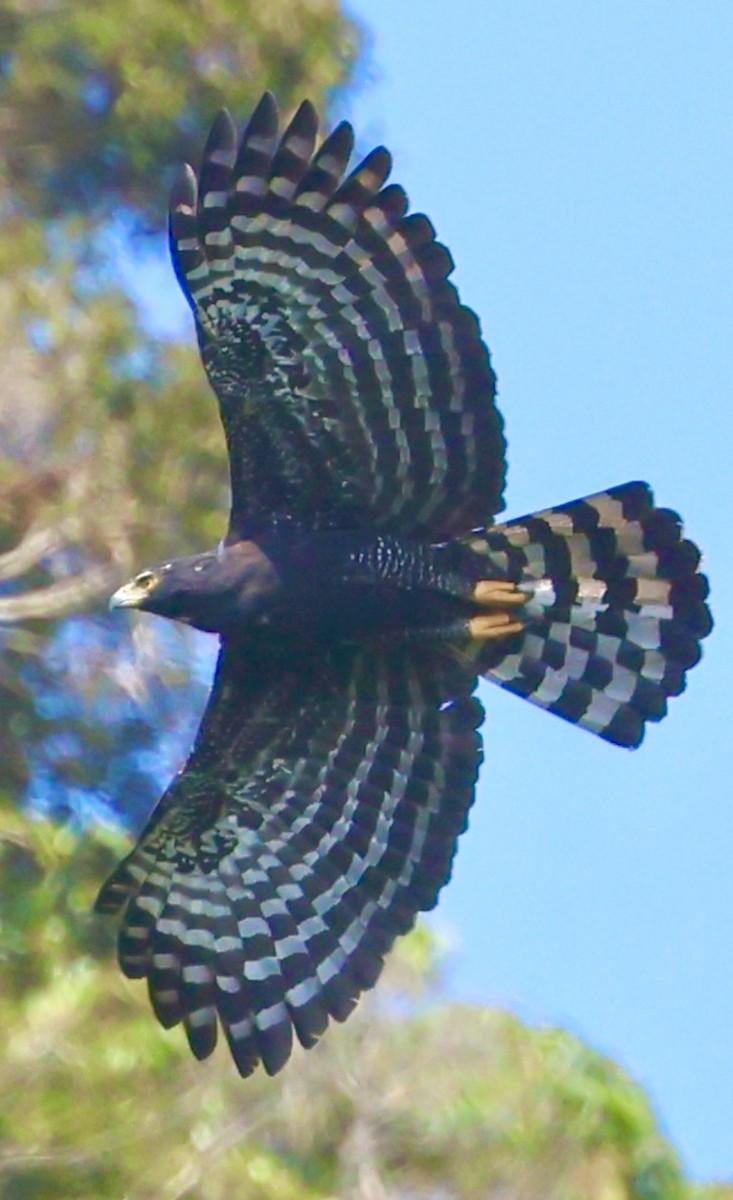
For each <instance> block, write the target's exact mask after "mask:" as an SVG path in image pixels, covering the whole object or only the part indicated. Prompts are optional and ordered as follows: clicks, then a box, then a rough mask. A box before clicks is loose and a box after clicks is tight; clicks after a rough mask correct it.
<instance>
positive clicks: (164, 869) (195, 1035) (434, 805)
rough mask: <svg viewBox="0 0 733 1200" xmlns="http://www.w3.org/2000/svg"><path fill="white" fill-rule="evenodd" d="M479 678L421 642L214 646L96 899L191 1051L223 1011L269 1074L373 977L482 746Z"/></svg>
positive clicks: (421, 902) (440, 878) (423, 880)
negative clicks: (133, 837) (194, 703)
mask: <svg viewBox="0 0 733 1200" xmlns="http://www.w3.org/2000/svg"><path fill="white" fill-rule="evenodd" d="M473 684H474V679H473V677H472V676H471V675H469V674H467V673H466V671H465V669H464V668H462V667H461V666H459V665H458V663H457V662H456V661H455V660H453V659H452V658H451V657H450V656H449V655H448V654H446V653H444V652H438V651H435V650H430V649H427V650H426V648H425V646H420V648H419V652H416V651H415V649H414V648H411V647H408V646H404V645H403V646H396V647H389V648H384V649H379V650H375V648H374V647H371V648H370V649H369V651H368V652H367V651H363V650H359V649H356V648H352V649H349V650H345V649H340V650H338V651H334V652H331V653H330V654H329V655H328V656H326V657H325V658H324V656H323V655H320V656H319V658H318V659H315V658H308V657H304V658H303V659H302V660H301V661H299V662H293V661H280V662H278V664H277V667H276V668H274V667H273V663H272V661H270V660H267V659H261V658H260V659H259V660H258V658H257V655H256V653H255V652H254V651H253V648H252V647H251V646H248V647H247V648H246V650H245V648H244V647H241V646H240V647H238V646H234V645H232V644H229V645H226V644H225V645H224V647H223V649H222V651H221V655H220V659H219V665H218V669H217V676H216V680H215V684H214V689H213V692H212V696H211V699H210V702H209V707H208V709H207V711H206V714H205V716H204V720H203V722H202V726H201V729H200V731H199V735H198V738H197V742H196V745H195V747H194V750H193V752H192V755H191V758H190V759H189V761H188V763H187V765H186V767H185V769H184V770H183V772H182V773H181V774H180V775H179V776H178V777H177V779H176V780H175V781H174V782H173V784H172V785H171V787H170V788H169V789H168V791H167V792H166V794H165V795H164V797H163V799H162V800H161V802H160V804H159V806H158V808H157V809H156V810H155V812H154V814H153V816H152V818H151V820H150V822H149V824H148V827H147V829H146V830H145V832H144V833H143V835H142V837H141V839H140V842H139V844H138V846H137V847H136V849H135V850H134V851H133V852H132V854H131V855H130V856H129V857H128V858H127V859H126V860H125V862H123V863H122V864H121V865H120V867H119V868H118V869H117V870H116V871H115V873H114V875H113V876H112V877H111V878H110V880H109V881H108V882H107V883H106V884H105V886H104V888H103V889H102V891H101V893H100V896H99V899H98V901H97V907H98V909H100V910H102V911H115V910H116V909H118V908H119V907H120V906H121V905H122V904H124V903H126V905H127V907H126V912H125V916H124V919H123V923H122V929H121V932H120V940H119V956H120V962H121V965H122V969H123V971H124V972H125V973H126V974H127V975H128V976H130V977H144V976H147V979H148V986H149V991H150V997H151V1000H152V1003H153V1007H154V1009H155V1012H156V1015H157V1016H158V1018H159V1020H160V1021H161V1023H162V1024H163V1025H165V1026H166V1027H167V1026H170V1025H175V1024H177V1023H179V1022H183V1024H184V1026H185V1030H186V1033H187V1036H188V1040H189V1042H190V1045H191V1048H192V1050H193V1052H194V1054H195V1055H196V1056H197V1057H199V1058H203V1057H206V1056H207V1055H208V1054H210V1053H211V1051H212V1050H213V1048H214V1045H215V1042H216V1037H217V1025H218V1024H219V1025H220V1026H221V1027H222V1028H223V1030H224V1033H225V1035H226V1038H227V1040H228V1043H229V1046H230V1048H231V1051H232V1054H233V1057H234V1059H235V1062H236V1065H237V1067H238V1069H239V1071H240V1072H241V1073H242V1074H243V1075H247V1074H249V1073H250V1072H251V1071H252V1070H253V1069H254V1068H255V1066H256V1065H257V1063H258V1062H259V1061H262V1063H263V1064H264V1066H265V1069H266V1070H267V1071H268V1072H269V1073H270V1074H273V1073H274V1072H275V1071H278V1070H279V1069H280V1068H281V1067H282V1066H283V1065H284V1063H285V1062H286V1060H287V1058H288V1056H289V1054H290V1049H291V1043H292V1034H293V1030H294V1031H295V1033H296V1034H297V1036H298V1038H299V1040H300V1041H301V1043H302V1044H303V1045H304V1046H310V1045H312V1044H313V1043H314V1042H315V1041H316V1040H317V1039H318V1037H319V1036H320V1034H321V1033H322V1032H323V1030H324V1028H325V1027H326V1024H327V1022H328V1019H329V1017H334V1018H336V1019H337V1020H344V1019H345V1018H346V1017H347V1016H348V1014H349V1012H350V1011H351V1009H352V1008H353V1006H354V1004H355V1002H356V999H357V997H358V995H359V994H360V992H362V991H363V990H364V989H366V988H369V987H371V986H372V985H373V984H374V983H375V981H376V979H377V977H378V975H379V972H380V970H381V967H382V961H383V958H384V955H385V954H386V952H387V951H388V950H389V948H390V946H391V945H392V942H393V941H394V939H395V937H396V936H397V935H398V934H400V933H404V932H406V931H407V930H408V929H409V928H410V926H411V925H412V923H413V921H414V918H415V915H416V913H417V912H418V911H419V910H422V909H428V908H431V907H432V906H433V905H434V904H435V902H436V899H437V895H438V892H439V890H440V888H441V887H442V886H443V884H444V883H445V882H446V881H447V879H448V877H449V874H450V869H451V861H452V858H453V855H454V852H455V846H456V839H457V837H458V835H459V834H460V833H461V832H462V830H463V829H464V827H465V824H466V818H467V812H468V808H469V806H470V804H471V801H472V799H473V792H474V783H475V779H476V774H477V771H478V766H479V762H480V758H481V742H480V738H479V735H478V733H477V727H478V725H479V723H480V720H481V718H482V715H483V714H482V710H481V706H480V705H479V704H478V702H477V701H476V700H475V699H473V698H472V697H471V688H472V686H473Z"/></svg>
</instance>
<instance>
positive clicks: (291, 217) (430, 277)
mask: <svg viewBox="0 0 733 1200" xmlns="http://www.w3.org/2000/svg"><path fill="white" fill-rule="evenodd" d="M316 125H317V118H316V114H315V110H314V109H313V107H312V105H311V104H309V103H308V102H306V103H304V104H303V105H301V107H300V108H299V109H298V111H297V113H296V114H295V116H294V118H293V120H292V121H291V123H290V125H289V126H288V127H287V129H285V131H284V133H282V135H281V133H280V126H279V119H278V112H277V107H276V105H275V101H274V99H273V97H272V96H271V95H269V93H268V94H266V95H265V96H264V97H263V99H262V101H261V102H260V104H259V106H258V107H257V109H256V110H255V112H254V114H253V115H252V118H251V120H250V122H249V124H248V126H247V128H246V130H245V133H244V135H243V137H242V140H241V143H240V145H239V147H237V139H236V132H235V129H234V126H233V124H232V121H231V119H230V117H229V116H228V114H226V113H222V114H220V116H219V118H218V119H217V121H216V122H215V124H214V126H213V128H212V131H211V134H210V136H209V141H208V143H207V146H206V149H205V151H204V156H203V165H202V168H201V171H200V174H199V176H198V179H197V177H196V175H195V173H194V172H193V171H192V170H191V168H186V169H185V171H184V173H183V174H182V175H181V178H180V180H179V182H178V184H177V186H176V187H175V189H174V192H173V196H172V200H171V215H170V240H171V251H172V255H173V260H174V265H175V268H176V272H177V275H178V278H179V281H180V283H181V286H182V288H183V290H184V292H185V294H186V296H187V298H188V300H189V302H190V304H191V307H192V309H193V312H194V316H195V320H196V326H197V331H198V336H199V342H200V346H201V353H202V358H203V361H204V365H205V367H206V371H207V373H208V376H209V379H210V382H211V384H212V386H213V388H214V391H215V392H216V394H217V397H218V399H219V404H220V409H221V415H222V420H223V424H224V429H225V433H226V437H227V445H228V451H229V459H230V473H231V485H232V515H231V533H232V535H239V536H252V535H253V534H256V533H257V532H258V530H259V529H260V528H261V527H262V526H264V525H267V523H268V521H269V520H271V517H272V515H273V514H280V515H287V516H290V517H294V518H300V519H301V520H303V521H306V522H307V523H308V524H309V525H311V526H316V525H318V524H320V525H329V524H338V525H340V526H341V527H346V526H348V525H352V526H356V525H360V524H362V525H363V524H368V525H369V526H371V527H373V528H382V529H388V530H393V531H396V532H399V533H401V534H403V535H409V534H425V535H428V536H431V537H435V538H438V537H442V536H448V535H450V534H451V533H456V532H463V531H465V530H466V529H470V528H471V527H472V526H473V525H475V524H478V523H479V522H480V523H486V522H487V521H488V520H489V519H490V517H491V516H492V515H493V514H494V513H496V512H498V511H499V510H500V509H501V507H502V491H503V485H504V472H505V463H504V454H505V443H504V438H503V433H502V424H501V420H500V417H499V415H498V412H497V410H496V407H495V405H494V375H493V372H492V370H491V366H490V363H489V357H488V352H487V350H486V347H485V346H484V344H483V342H482V340H481V335H480V331H479V325H478V320H477V318H476V317H475V316H474V314H473V313H472V312H470V311H469V310H468V309H467V308H465V307H463V306H462V305H461V304H460V302H459V298H458V294H457V292H456V289H455V288H454V287H453V285H452V284H450V283H449V282H448V281H447V276H448V274H449V273H450V271H451V270H452V266H453V264H452V261H451V258H450V255H449V253H448V251H447V250H446V249H445V247H444V246H441V245H440V243H438V242H437V241H436V240H435V234H434V230H433V227H432V225H431V224H430V222H429V220H428V219H427V217H424V216H422V215H420V214H413V215H411V216H408V215H406V212H407V197H406V196H405V193H404V191H403V190H402V188H400V187H398V186H397V185H394V184H392V185H389V186H385V181H386V179H387V176H388V174H389V171H390V166H391V159H390V155H389V153H388V151H387V150H385V149H384V148H383V147H378V148H377V149H376V150H374V151H372V153H371V154H369V155H368V156H367V158H365V159H364V161H363V162H362V163H360V164H359V165H358V166H357V167H356V168H355V169H354V170H353V171H352V172H351V174H347V169H348V161H349V157H350V154H351V150H352V146H353V134H352V131H351V127H350V126H349V125H348V124H346V123H342V124H341V125H339V126H338V127H337V128H336V129H335V130H334V132H333V133H332V134H331V135H330V136H329V137H328V138H326V140H325V141H324V142H323V144H322V145H321V146H320V148H319V149H318V150H317V151H316V152H315V153H314V147H315V139H316Z"/></svg>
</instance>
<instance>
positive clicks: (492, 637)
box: [466, 612, 524, 642]
mask: <svg viewBox="0 0 733 1200" xmlns="http://www.w3.org/2000/svg"><path fill="white" fill-rule="evenodd" d="M466 629H467V631H468V636H469V637H472V638H476V639H477V640H478V641H483V642H486V641H497V640H498V639H499V638H508V637H512V636H513V635H514V634H515V633H521V632H522V630H523V629H524V625H523V623H522V622H521V621H516V620H513V619H512V616H511V614H510V613H506V612H494V613H481V614H480V615H479V616H477V617H471V618H470V619H469V620H468V621H467V622H466Z"/></svg>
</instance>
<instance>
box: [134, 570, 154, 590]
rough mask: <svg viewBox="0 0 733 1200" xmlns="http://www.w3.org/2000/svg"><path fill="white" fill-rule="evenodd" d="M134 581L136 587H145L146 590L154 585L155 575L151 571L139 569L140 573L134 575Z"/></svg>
mask: <svg viewBox="0 0 733 1200" xmlns="http://www.w3.org/2000/svg"><path fill="white" fill-rule="evenodd" d="M135 583H136V584H137V585H138V587H141V588H145V589H146V591H150V589H151V588H152V587H154V585H155V575H154V573H153V572H152V571H141V572H140V574H139V575H137V576H136V577H135Z"/></svg>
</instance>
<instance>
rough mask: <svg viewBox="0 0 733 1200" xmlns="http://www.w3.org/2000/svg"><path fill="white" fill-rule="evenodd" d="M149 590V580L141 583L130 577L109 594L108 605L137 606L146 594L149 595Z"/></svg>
mask: <svg viewBox="0 0 733 1200" xmlns="http://www.w3.org/2000/svg"><path fill="white" fill-rule="evenodd" d="M150 590H151V589H150V580H148V581H147V584H146V585H143V584H142V583H139V582H138V580H137V579H131V580H130V582H129V583H123V585H122V587H121V588H118V589H117V591H116V592H115V593H114V595H112V596H110V598H109V606H110V608H139V607H140V605H141V604H142V602H143V600H144V599H145V598H146V596H149V595H150Z"/></svg>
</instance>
